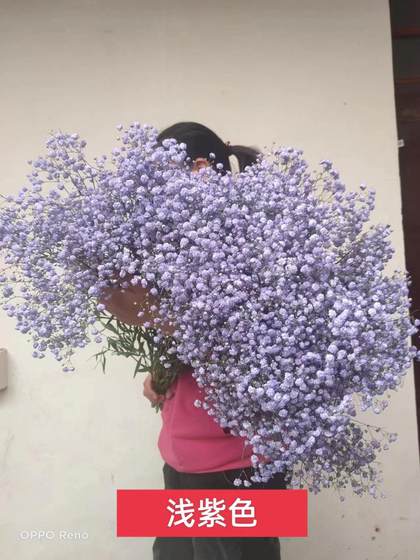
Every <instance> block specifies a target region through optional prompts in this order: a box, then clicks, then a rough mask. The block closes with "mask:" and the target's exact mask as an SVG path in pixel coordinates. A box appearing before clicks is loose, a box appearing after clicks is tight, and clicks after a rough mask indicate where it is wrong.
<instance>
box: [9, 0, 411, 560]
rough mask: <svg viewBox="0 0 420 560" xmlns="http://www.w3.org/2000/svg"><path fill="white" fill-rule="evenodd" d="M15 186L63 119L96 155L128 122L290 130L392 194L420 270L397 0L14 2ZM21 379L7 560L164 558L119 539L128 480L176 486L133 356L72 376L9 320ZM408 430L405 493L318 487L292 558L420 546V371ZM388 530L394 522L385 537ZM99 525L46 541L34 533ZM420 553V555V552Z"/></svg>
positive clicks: (407, 410)
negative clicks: (407, 172)
mask: <svg viewBox="0 0 420 560" xmlns="http://www.w3.org/2000/svg"><path fill="white" fill-rule="evenodd" d="M0 41H1V47H0V53H1V54H0V57H1V76H0V78H1V82H0V83H1V100H0V107H1V109H0V115H1V116H0V118H1V123H0V124H1V131H2V134H1V138H0V143H1V151H0V154H1V155H0V157H1V177H2V183H1V191H2V192H3V193H9V192H17V191H18V189H19V188H20V187H21V186H22V185H23V184H24V182H25V174H26V173H27V172H28V171H29V167H28V166H26V163H25V162H26V160H27V159H30V158H32V157H34V156H36V155H37V154H39V153H41V152H42V150H43V142H44V140H45V139H46V136H47V134H48V132H49V131H50V130H51V129H57V128H61V129H62V130H65V131H72V132H74V131H78V132H80V133H81V134H82V135H84V137H85V138H86V139H87V140H88V142H89V150H90V153H91V154H92V155H94V154H99V153H103V152H105V151H107V150H109V149H110V148H111V147H112V146H113V144H114V141H115V137H116V130H115V128H114V127H115V125H117V124H118V123H119V122H122V123H125V124H127V123H129V122H130V121H132V120H139V121H141V122H149V123H152V124H155V125H156V126H158V127H161V126H164V125H168V124H171V123H173V122H175V121H177V120H185V119H188V120H197V121H201V122H204V123H205V124H207V125H209V126H210V127H212V128H214V129H215V130H216V131H217V132H219V133H220V134H221V135H222V137H223V138H224V139H225V140H230V141H231V142H232V143H236V142H241V143H244V144H247V143H249V144H256V145H259V146H261V147H263V146H264V145H265V144H270V143H271V142H272V141H274V140H276V141H278V142H280V143H284V144H288V145H296V146H299V147H301V148H303V149H304V150H305V152H306V154H307V156H308V157H309V159H310V161H311V162H312V163H314V164H315V163H316V162H317V161H319V160H321V159H323V158H329V159H332V160H333V161H334V162H335V165H336V166H337V168H338V169H340V170H341V171H342V174H343V177H344V179H345V181H346V182H347V184H348V185H349V186H350V187H352V188H353V187H355V186H357V185H358V184H359V183H360V182H366V183H368V184H369V185H370V186H372V187H374V188H376V189H377V193H378V196H377V208H376V210H375V216H374V219H375V221H382V222H387V223H390V224H391V225H392V227H393V229H394V233H393V243H394V244H395V246H396V248H397V256H396V258H395V267H396V268H401V267H403V266H404V252H403V237H402V230H401V199H400V186H399V178H398V168H397V137H396V128H395V115H394V100H393V84H392V68H391V44H390V32H389V16H388V2H387V1H386V0H370V1H369V2H366V1H365V0H353V2H348V1H347V0H330V1H328V0H318V1H316V2H315V1H313V0H300V1H299V2H296V1H294V0H259V1H258V2H255V1H251V0H242V1H241V2H239V1H236V2H235V1H231V2H226V1H224V0H212V1H211V2H197V1H196V0H178V1H175V0H172V1H171V0H153V1H151V0H150V1H149V0H147V1H146V0H137V1H135V0H119V1H110V0H102V1H100V0H85V1H82V0H66V1H59V0H58V1H57V0H54V1H53V0H33V1H31V0H27V1H26V2H25V1H23V0H0ZM0 321H1V332H2V335H1V340H0V345H1V346H4V347H6V348H8V350H9V354H10V387H9V389H8V390H7V391H5V392H3V393H2V394H0V484H1V496H0V500H1V501H0V555H1V557H2V558H5V559H8V558H12V557H13V558H15V559H16V560H37V559H41V558H42V560H57V559H60V560H61V559H63V560H67V559H71V558H74V557H75V556H76V557H77V558H78V560H111V559H112V560H117V559H124V560H129V559H133V560H134V559H138V558H141V559H148V558H151V540H152V539H117V538H116V537H115V491H116V489H117V488H160V487H161V486H162V479H161V465H162V462H161V459H160V457H159V454H158V450H157V445H156V442H157V435H158V430H159V427H160V419H159V417H158V416H157V415H155V414H154V412H153V411H151V410H150V409H149V406H148V404H147V403H146V402H145V400H144V398H143V397H142V394H141V391H142V384H141V379H140V378H137V379H135V380H133V378H132V373H131V372H132V365H131V364H129V363H126V362H125V361H124V360H121V359H118V360H115V361H114V362H113V366H112V368H111V369H110V370H109V371H108V373H107V374H106V375H105V376H103V375H102V373H101V372H100V370H99V369H96V370H95V369H94V368H93V361H90V362H88V361H87V359H88V357H89V356H90V355H91V354H93V352H94V351H96V350H97V348H96V347H92V348H91V349H89V350H88V351H86V352H84V353H81V354H80V355H79V357H78V360H77V361H76V365H77V372H76V373H74V374H67V375H66V374H63V373H62V372H61V371H60V368H59V367H58V364H57V363H55V362H53V360H47V359H45V360H43V361H36V360H34V359H32V358H31V347H30V344H29V343H27V342H26V341H25V338H24V336H23V335H20V334H19V333H17V332H16V331H14V329H13V326H14V325H13V322H12V321H11V320H10V319H8V318H7V317H6V315H5V313H4V312H2V313H0ZM374 421H376V422H378V423H379V424H380V425H382V426H384V427H386V428H388V429H390V430H392V431H398V432H399V434H400V439H399V441H398V442H397V443H396V444H394V445H393V446H392V447H391V450H390V451H389V452H388V453H387V454H386V455H384V456H383V460H384V472H385V479H386V480H385V491H386V492H387V494H388V498H387V499H386V500H384V501H374V500H372V499H367V498H363V499H360V498H352V497H350V498H349V499H348V500H346V501H345V502H343V503H340V502H339V501H338V500H337V499H336V497H335V496H333V495H332V494H328V493H323V494H321V495H318V496H310V521H309V531H310V536H309V538H307V539H299V540H294V539H285V540H284V541H283V560H284V559H286V560H294V559H296V560H297V559H301V558H305V559H306V560H318V559H319V560H335V558H337V557H340V558H341V560H365V559H368V558H369V560H394V559H397V558H398V559H410V560H411V559H414V558H416V557H419V556H420V544H419V541H418V538H417V535H416V529H418V527H419V522H420V511H419V507H418V503H419V488H420V478H419V466H418V450H417V444H416V428H415V411H414V391H413V376H412V371H409V372H408V375H407V377H406V380H405V384H404V388H403V389H402V390H401V391H400V392H398V393H397V394H396V395H395V396H394V398H393V403H392V406H391V407H390V409H389V410H388V411H387V413H386V415H383V416H382V417H379V418H378V417H375V418H374ZM375 527H377V528H378V530H375ZM36 529H40V530H41V529H42V530H56V531H58V530H67V531H71V530H74V531H81V532H83V531H86V532H88V534H89V537H88V539H86V540H83V541H63V540H59V539H58V538H56V539H52V540H43V541H41V542H29V541H25V540H22V539H21V538H20V536H19V535H20V532H21V531H24V530H36ZM416 553H417V554H416Z"/></svg>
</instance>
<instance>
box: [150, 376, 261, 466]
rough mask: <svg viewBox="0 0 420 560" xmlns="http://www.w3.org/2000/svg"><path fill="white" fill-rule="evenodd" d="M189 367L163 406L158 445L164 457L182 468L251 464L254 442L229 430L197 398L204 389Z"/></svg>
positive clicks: (201, 395) (179, 378) (169, 462)
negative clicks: (246, 441)
mask: <svg viewBox="0 0 420 560" xmlns="http://www.w3.org/2000/svg"><path fill="white" fill-rule="evenodd" d="M192 372H193V369H192V368H188V369H187V370H185V372H183V373H181V374H180V375H179V377H178V378H177V379H176V380H175V382H174V385H173V389H174V393H173V396H172V397H171V398H170V399H166V400H165V401H164V404H163V408H162V429H161V431H160V435H159V440H158V447H159V450H160V453H161V455H162V458H163V460H164V461H165V462H166V463H168V465H170V466H171V467H173V468H174V469H175V470H177V471H180V472H189V473H200V472H215V471H224V470H228V469H237V468H242V467H249V466H251V465H252V463H251V455H252V454H253V451H252V446H250V445H245V440H244V438H241V437H236V436H232V435H230V434H226V433H225V432H224V431H223V428H221V427H220V426H219V425H218V424H217V423H216V420H214V419H213V417H211V416H209V415H208V414H207V412H206V411H205V410H204V409H203V408H197V407H196V406H194V401H196V400H197V399H200V400H202V399H203V391H202V390H201V389H200V388H199V387H198V385H197V382H196V381H195V379H194V377H193V376H192Z"/></svg>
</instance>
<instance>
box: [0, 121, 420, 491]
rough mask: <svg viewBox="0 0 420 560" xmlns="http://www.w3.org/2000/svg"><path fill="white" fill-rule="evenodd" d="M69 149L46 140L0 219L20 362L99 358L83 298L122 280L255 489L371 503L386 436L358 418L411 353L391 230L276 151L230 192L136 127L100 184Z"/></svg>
mask: <svg viewBox="0 0 420 560" xmlns="http://www.w3.org/2000/svg"><path fill="white" fill-rule="evenodd" d="M121 129H122V127H121ZM84 147H85V142H83V141H82V140H80V139H79V137H78V136H77V135H66V134H56V135H54V136H52V137H51V138H50V139H49V141H48V154H47V156H46V157H43V158H39V159H38V160H36V161H35V162H33V171H32V173H31V174H30V175H29V176H28V178H29V181H30V186H27V187H24V188H23V189H22V190H21V192H20V193H19V195H18V196H17V197H16V198H13V197H9V200H8V202H9V204H6V205H5V207H4V208H2V209H1V213H0V250H1V252H2V254H3V255H4V258H5V262H6V264H8V265H10V270H11V271H12V272H7V270H6V271H5V273H4V275H3V277H2V278H0V280H2V281H3V282H4V287H3V296H4V298H5V299H6V300H7V301H6V303H5V304H4V305H3V308H4V309H5V310H6V311H7V312H8V314H9V315H10V316H13V317H15V318H16V319H17V328H18V330H20V331H21V332H25V333H30V334H32V337H33V344H34V348H35V350H34V356H36V357H42V356H44V355H45V352H46V351H47V350H49V351H51V352H52V353H53V354H54V356H55V357H56V358H57V359H63V358H66V359H68V358H69V357H70V356H71V354H72V353H73V352H74V349H75V348H76V347H80V346H85V345H86V344H87V343H88V342H90V340H91V338H90V337H91V336H93V337H94V340H96V341H97V342H100V341H101V336H100V334H99V333H98V330H97V327H96V320H97V317H96V314H95V311H96V310H97V309H99V310H103V306H101V305H99V306H98V305H97V303H96V302H97V297H98V296H100V294H101V292H102V290H103V288H104V287H108V286H110V285H113V283H115V281H116V280H115V276H116V274H118V275H119V277H120V279H122V281H123V285H124V279H125V278H126V277H127V278H130V282H131V283H132V284H137V283H141V284H142V285H143V286H145V287H146V286H148V287H149V288H150V289H151V292H152V293H154V294H155V295H160V297H161V304H160V310H159V311H160V315H161V316H162V317H165V318H166V319H169V320H172V321H173V323H174V324H175V325H176V330H175V333H174V336H173V348H172V351H173V352H174V353H175V352H176V353H177V355H178V358H179V359H180V360H181V361H182V362H184V363H191V364H192V366H193V367H194V376H195V378H196V380H197V383H198V384H199V386H200V387H203V388H204V389H205V399H204V401H203V402H196V405H197V406H202V407H203V408H205V409H206V410H207V412H208V414H209V415H211V416H213V417H214V418H215V420H216V421H217V422H218V423H219V425H220V426H221V427H228V428H229V429H230V431H231V433H232V434H233V435H237V436H242V437H244V438H246V440H247V441H248V442H250V443H251V444H252V446H253V449H254V455H253V462H254V466H255V468H256V471H255V475H254V477H253V480H254V481H266V480H268V479H269V478H270V477H271V476H272V475H273V474H274V473H275V472H279V471H282V470H287V471H289V472H293V478H292V480H291V481H290V484H291V485H292V486H299V485H305V486H306V487H308V488H309V490H312V491H314V492H318V491H320V490H321V489H322V488H323V487H331V486H334V487H335V488H340V487H346V486H348V485H350V487H351V488H352V489H353V490H354V492H356V493H357V494H363V493H365V492H369V493H370V494H372V495H373V496H376V493H377V490H378V482H379V481H380V476H379V471H378V469H377V467H376V466H375V465H376V459H377V456H378V454H379V452H380V451H381V450H382V449H387V446H388V443H389V442H391V441H393V440H394V439H395V437H396V436H395V434H386V433H385V432H384V431H383V430H382V429H380V428H377V427H374V426H368V425H366V424H363V423H362V422H359V421H358V420H357V419H356V418H355V416H356V414H357V406H360V409H361V410H368V409H371V410H373V411H374V412H376V413H380V412H381V411H382V410H383V409H384V408H385V407H386V405H387V404H388V396H389V391H390V390H395V389H397V388H398V386H399V385H400V384H401V380H402V377H403V376H404V374H405V373H406V371H407V369H408V368H409V367H410V365H411V360H412V359H413V358H417V359H418V358H420V353H418V352H417V351H416V349H415V347H414V346H411V347H409V346H407V338H408V337H409V336H410V335H412V334H415V333H416V332H417V331H418V328H417V325H418V322H417V321H415V322H413V321H412V320H411V318H410V315H409V311H408V308H409V307H410V300H409V298H408V278H407V274H406V273H403V272H399V271H394V272H393V274H392V275H387V274H386V273H385V265H386V263H387V262H388V261H389V260H390V259H391V257H392V255H393V252H394V251H393V249H392V247H391V244H390V241H389V234H390V228H389V226H387V225H381V224H379V225H370V226H369V227H365V224H367V222H368V221H369V216H370V213H371V211H372V209H373V208H374V198H375V193H374V191H372V190H368V191H367V192H366V193H365V191H366V187H364V186H363V185H362V186H361V187H360V192H347V191H346V189H345V186H344V184H343V183H342V181H341V179H340V177H339V175H338V173H337V171H336V170H335V169H333V167H332V164H331V163H330V162H329V161H323V162H321V172H320V173H319V174H318V175H317V176H314V174H313V173H311V172H310V171H309V169H308V165H307V163H306V162H305V160H304V158H303V155H302V152H301V151H299V150H295V149H293V148H281V149H280V148H279V149H274V150H273V151H272V152H270V153H266V154H264V156H262V157H261V158H260V159H259V161H258V162H257V163H256V164H254V165H253V166H251V167H248V168H247V169H246V170H245V171H243V172H241V173H238V174H231V173H227V174H221V173H219V172H218V171H217V170H214V169H213V168H206V169H202V170H200V171H199V172H198V173H192V172H191V171H190V169H189V168H188V167H187V166H186V165H185V160H186V152H185V146H184V145H182V144H181V145H178V144H177V143H176V142H175V140H165V141H164V142H163V145H162V146H161V145H159V143H158V142H157V131H156V130H155V129H154V128H153V127H150V126H147V125H145V126H141V125H140V124H138V123H133V124H132V125H131V126H130V127H129V128H128V129H122V136H121V145H120V147H119V148H117V149H115V150H114V151H113V155H112V159H111V161H112V164H113V166H112V168H111V169H108V167H107V165H106V163H107V162H106V157H105V156H103V157H101V158H97V159H96V160H95V165H90V164H88V163H87V161H86V159H85V156H84V150H83V149H84ZM50 185H51V186H50ZM13 283H14V284H16V285H18V286H19V287H20V294H19V295H18V294H16V287H13V286H12V284H13ZM125 285H126V286H127V285H128V283H126V284H125ZM153 326H155V327H158V326H159V323H158V320H157V321H156V322H155V324H154V325H153ZM159 337H163V334H162V333H160V334H158V336H157V339H159ZM380 436H385V437H382V438H381V437H380ZM384 440H385V441H384ZM241 482H242V481H241V480H239V479H238V480H237V481H236V483H237V484H238V485H239V484H241Z"/></svg>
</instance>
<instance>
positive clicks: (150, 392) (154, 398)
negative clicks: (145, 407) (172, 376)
mask: <svg viewBox="0 0 420 560" xmlns="http://www.w3.org/2000/svg"><path fill="white" fill-rule="evenodd" d="M173 394H174V389H173V388H172V386H171V387H169V389H168V390H167V391H166V393H165V394H164V395H159V394H158V393H156V391H155V390H154V389H153V387H152V376H151V375H150V373H149V374H148V375H147V377H146V379H145V380H144V382H143V395H144V396H145V397H146V399H148V400H149V401H150V402H151V403H152V405H153V406H156V405H158V404H161V403H163V401H165V400H166V399H170V398H171V397H172V396H173Z"/></svg>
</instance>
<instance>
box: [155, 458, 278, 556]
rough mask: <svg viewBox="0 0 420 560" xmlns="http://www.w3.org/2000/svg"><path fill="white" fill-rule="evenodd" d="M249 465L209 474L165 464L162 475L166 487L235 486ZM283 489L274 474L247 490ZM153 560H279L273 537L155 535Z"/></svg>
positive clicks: (210, 487) (216, 487)
mask: <svg viewBox="0 0 420 560" xmlns="http://www.w3.org/2000/svg"><path fill="white" fill-rule="evenodd" d="M243 471H245V472H246V474H247V476H248V478H249V477H250V476H251V475H252V473H253V468H252V467H247V468H244V469H232V470H227V471H220V472H209V473H183V472H178V471H176V470H175V469H173V468H172V467H171V466H170V465H168V464H167V463H165V464H164V465H163V478H164V482H165V488H168V489H207V488H209V489H229V490H231V489H237V490H240V489H241V488H245V489H246V487H243V486H240V487H239V488H238V487H237V486H235V485H234V484H233V481H234V480H235V478H237V477H238V476H239V474H240V473H241V472H243ZM258 488H261V489H267V490H268V489H278V490H285V489H286V488H287V485H286V481H285V478H284V475H283V474H282V473H277V474H276V475H275V476H274V477H273V478H272V479H271V480H269V481H268V482H267V483H255V482H254V483H252V486H249V487H248V489H250V490H257V489H258ZM153 560H281V559H280V542H279V539H278V538H277V537H258V538H253V537H242V538H236V537H177V538H171V537H157V538H156V539H155V541H154V543H153Z"/></svg>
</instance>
